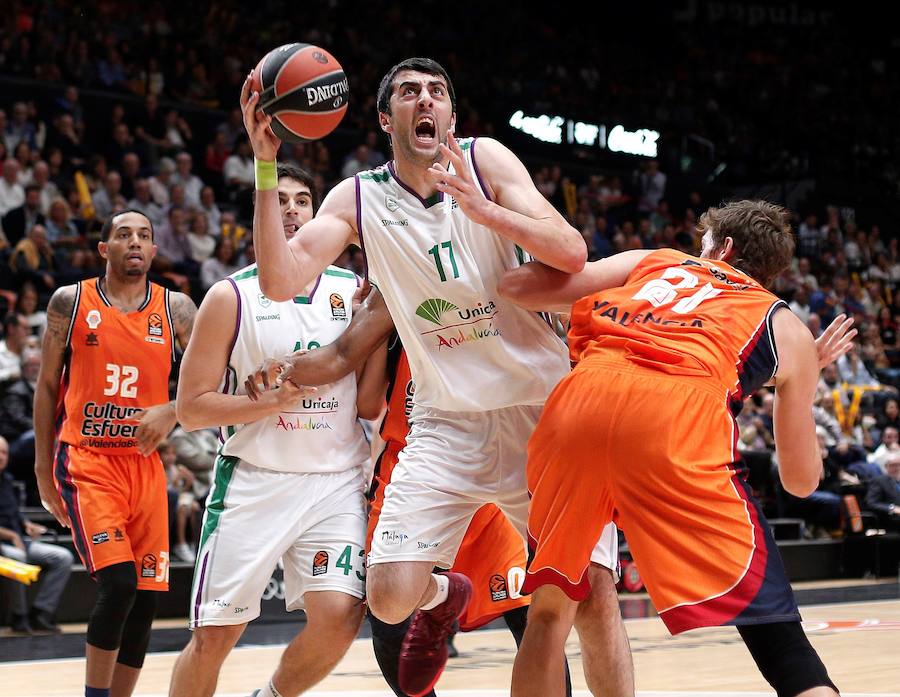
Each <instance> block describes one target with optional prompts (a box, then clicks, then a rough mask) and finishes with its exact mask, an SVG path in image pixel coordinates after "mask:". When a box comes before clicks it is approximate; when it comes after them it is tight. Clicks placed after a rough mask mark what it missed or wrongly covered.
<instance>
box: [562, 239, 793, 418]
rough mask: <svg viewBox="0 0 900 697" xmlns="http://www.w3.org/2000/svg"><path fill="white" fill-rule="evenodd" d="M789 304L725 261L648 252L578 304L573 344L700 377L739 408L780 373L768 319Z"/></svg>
mask: <svg viewBox="0 0 900 697" xmlns="http://www.w3.org/2000/svg"><path fill="white" fill-rule="evenodd" d="M780 306H784V303H783V302H782V301H780V300H779V299H778V298H777V297H775V296H774V295H773V294H772V293H770V292H769V291H767V290H766V289H765V288H763V287H762V286H761V285H760V284H759V283H757V282H756V281H755V280H753V279H752V278H750V277H749V276H747V275H746V274H744V273H743V272H741V271H740V270H738V269H736V268H734V267H732V266H730V265H729V264H726V263H725V262H723V261H714V260H712V259H700V258H697V257H693V256H690V255H689V254H684V253H683V252H678V251H675V250H672V249H661V250H659V251H656V252H653V253H652V254H649V255H647V256H646V257H645V258H644V259H643V260H642V261H641V262H640V263H639V264H638V265H637V266H636V267H635V268H634V270H633V271H632V272H631V274H630V275H629V276H628V279H627V281H626V282H625V284H624V285H622V286H620V287H617V288H610V289H608V290H603V291H599V292H597V293H594V294H592V295H588V296H586V297H584V298H582V299H581V300H579V301H578V302H576V303H575V305H574V306H573V308H572V316H571V320H570V329H569V350H570V353H571V358H572V360H573V361H575V362H579V361H582V360H585V359H592V360H597V361H601V362H609V363H612V364H617V365H623V364H629V363H630V364H632V365H636V366H642V367H645V368H651V369H655V370H659V371H662V372H664V373H669V374H671V375H679V376H693V377H696V378H698V379H700V380H701V381H703V382H706V383H707V384H708V385H710V386H711V387H713V388H715V389H719V388H721V390H722V394H723V395H724V394H725V393H726V391H727V392H728V393H729V399H730V402H731V405H732V407H737V406H738V405H739V404H740V403H741V401H742V400H743V399H744V397H746V396H748V395H749V393H750V392H751V391H752V390H754V389H757V388H759V387H760V386H762V384H764V383H765V382H766V381H767V380H768V379H769V378H771V376H772V374H773V373H774V370H775V367H776V365H775V364H774V363H773V361H774V359H775V347H774V345H769V346H766V347H762V346H760V347H759V348H760V349H763V348H765V350H759V351H757V350H756V348H757V345H758V344H759V342H761V341H766V342H770V344H771V341H772V333H771V332H770V331H768V324H769V320H770V318H771V316H772V313H773V312H774V310H775V309H777V308H778V307H780Z"/></svg>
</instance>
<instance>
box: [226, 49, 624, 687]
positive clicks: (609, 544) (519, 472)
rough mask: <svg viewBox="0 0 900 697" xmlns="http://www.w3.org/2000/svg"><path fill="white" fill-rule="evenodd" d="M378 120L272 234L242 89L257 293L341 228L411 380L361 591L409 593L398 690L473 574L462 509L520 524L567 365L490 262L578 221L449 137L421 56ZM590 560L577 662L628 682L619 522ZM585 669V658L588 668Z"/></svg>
mask: <svg viewBox="0 0 900 697" xmlns="http://www.w3.org/2000/svg"><path fill="white" fill-rule="evenodd" d="M377 101H378V111H379V115H378V118H379V123H380V126H381V128H382V130H383V131H384V132H385V133H387V134H388V135H389V136H390V139H391V146H392V149H393V155H394V160H393V161H392V162H390V163H388V164H387V165H386V166H384V167H381V168H378V169H375V170H372V171H369V172H363V173H360V174H358V175H357V176H355V177H353V178H349V179H346V180H344V181H342V182H340V183H339V184H338V185H337V186H336V187H335V188H334V189H333V190H332V191H331V193H330V194H329V195H328V197H327V198H326V200H325V202H324V203H323V205H322V208H321V210H320V211H319V213H318V215H317V216H316V217H315V218H314V219H313V220H312V221H311V222H310V223H309V225H308V226H306V227H305V228H304V230H303V232H302V233H301V234H300V235H297V236H296V237H294V238H293V239H292V240H290V241H286V240H285V237H284V235H283V231H282V227H281V219H280V212H279V209H278V205H277V194H276V191H275V189H274V188H273V187H272V184H271V172H272V170H273V168H274V166H275V157H276V154H277V151H278V148H279V146H280V141H279V140H278V139H277V138H276V137H275V135H274V133H273V132H272V130H271V127H270V118H269V117H267V116H265V115H264V114H263V113H262V112H257V111H256V106H257V104H258V102H259V95H258V94H257V93H253V94H251V93H250V85H249V79H248V81H247V82H246V83H245V85H244V87H243V90H242V94H241V105H242V108H243V112H244V124H245V126H246V128H247V131H248V134H249V136H250V141H251V143H252V146H253V150H254V154H255V157H256V171H257V192H256V195H257V200H256V209H255V217H254V225H253V234H254V243H255V249H256V254H257V260H258V264H259V273H260V276H259V279H260V286H261V288H262V290H263V292H264V293H265V294H266V295H267V296H269V297H271V298H273V299H278V300H285V299H288V298H290V297H292V296H293V295H294V294H296V293H298V292H300V290H301V289H302V288H304V287H305V286H306V285H307V284H309V283H310V282H311V280H312V279H313V278H315V276H316V274H318V273H319V272H320V271H321V270H322V269H323V268H324V267H325V265H326V264H328V263H329V262H330V261H331V260H332V259H334V258H335V257H336V256H337V254H338V253H340V251H341V250H343V249H344V248H345V247H346V246H347V245H348V244H351V243H357V244H359V245H360V246H361V247H362V249H363V251H364V253H365V255H366V262H367V265H368V275H369V277H370V278H371V280H372V282H373V283H374V284H376V285H377V286H378V287H379V289H380V290H381V292H382V294H383V295H384V299H385V302H386V303H387V307H388V310H389V311H390V314H391V316H392V318H393V321H394V323H395V325H396V327H397V331H398V333H399V335H400V337H401V340H402V341H403V345H404V347H405V348H406V351H407V353H408V356H409V361H410V366H411V370H412V375H413V379H414V381H415V384H416V398H415V401H416V404H415V408H414V411H413V413H412V417H411V422H412V426H411V431H410V434H409V437H408V445H407V447H406V448H405V449H404V450H403V452H402V453H401V455H400V461H399V464H398V465H397V467H396V469H395V471H394V478H393V479H392V482H391V486H390V487H389V488H388V489H387V490H386V498H385V502H384V509H383V511H382V513H381V517H380V519H379V523H378V527H377V528H376V530H375V536H374V540H373V543H372V549H371V553H370V556H369V559H368V564H369V568H368V575H367V581H366V593H367V601H368V604H369V607H370V609H371V611H372V613H373V614H374V615H375V616H376V617H378V618H379V619H380V620H382V621H383V622H387V623H399V622H402V621H403V620H404V619H405V618H406V617H408V616H409V614H410V613H411V612H413V611H414V610H415V609H416V608H419V609H420V611H419V612H418V613H417V614H416V617H415V619H414V620H413V622H412V625H411V627H410V630H409V632H408V633H407V636H406V639H405V640H404V648H403V654H402V655H401V665H400V676H399V677H400V685H401V687H402V688H403V689H404V691H405V692H407V693H408V694H410V695H420V694H424V693H425V692H427V691H428V690H429V689H430V688H431V686H432V685H433V684H434V683H435V682H436V681H437V678H438V677H439V675H440V672H441V671H442V670H443V667H444V665H445V663H446V657H447V652H446V636H447V633H448V632H449V631H450V628H451V626H452V623H453V620H454V619H455V618H456V617H457V616H458V615H459V614H460V613H461V612H462V610H463V609H464V608H465V605H466V603H467V602H468V596H469V594H470V592H471V586H470V584H469V583H468V581H467V579H465V577H462V576H460V575H459V574H433V573H432V570H433V568H434V567H435V566H439V567H442V568H449V567H450V566H451V565H452V563H453V560H454V557H455V555H456V551H457V548H458V546H459V543H460V540H461V539H462V537H463V535H464V533H465V530H466V528H467V526H468V524H469V521H470V519H471V518H472V516H473V515H474V513H475V511H476V510H477V509H478V508H479V507H480V506H481V505H482V504H484V503H487V502H493V503H496V504H497V505H498V506H499V507H500V508H501V509H503V511H504V512H505V513H506V515H507V516H508V517H509V518H510V520H511V521H513V523H514V524H515V525H516V526H517V527H518V528H519V529H520V530H521V532H522V534H523V536H525V534H526V518H527V511H528V494H527V491H526V483H525V459H526V443H527V441H528V437H529V436H530V434H531V432H532V430H533V429H534V426H535V424H536V423H537V419H538V417H539V415H540V411H541V406H542V405H543V403H544V401H545V400H546V397H547V395H548V394H549V392H550V391H551V389H552V388H553V387H554V386H555V385H556V383H557V382H558V381H559V379H560V378H561V377H562V376H563V375H564V374H565V373H566V372H567V371H568V369H569V362H568V357H567V352H566V349H565V346H564V344H563V343H562V341H561V340H560V339H559V338H558V337H557V336H556V335H555V334H554V332H553V330H552V329H551V327H550V326H549V324H548V323H547V322H546V321H545V319H544V318H543V317H542V316H541V315H539V314H537V313H533V312H528V311H525V310H522V309H521V308H519V307H517V306H515V305H513V304H511V303H507V302H505V301H504V300H503V299H501V298H500V297H499V295H498V294H497V292H496V286H497V282H498V280H499V278H500V277H501V276H502V275H503V274H504V273H505V272H506V271H508V270H510V269H512V268H515V267H517V266H518V265H520V264H521V263H523V261H524V260H526V259H528V258H532V257H533V258H536V259H539V260H541V261H542V262H544V263H545V264H547V265H549V266H551V267H554V268H558V269H560V270H562V271H566V272H576V271H578V270H579V269H581V268H582V266H583V265H584V262H585V259H586V256H587V252H586V249H585V246H584V242H583V240H582V239H581V236H580V235H579V233H578V232H577V231H576V230H575V229H574V228H572V227H571V226H570V225H569V224H568V223H566V221H565V219H564V218H563V217H562V216H561V215H560V214H559V213H558V212H557V211H556V210H555V209H554V208H553V207H552V206H551V205H550V204H549V202H548V201H547V200H546V199H545V198H544V197H543V196H542V195H541V194H540V192H538V191H537V189H536V188H535V187H534V184H533V183H532V181H531V177H530V176H529V174H528V171H527V170H526V169H525V167H524V166H523V164H522V163H521V162H520V161H519V160H518V158H516V156H515V155H514V154H513V153H512V152H510V151H509V150H508V149H507V148H505V147H504V146H503V145H501V144H500V143H498V142H497V141H495V140H492V139H488V138H481V139H471V138H470V139H464V140H460V141H457V140H456V139H455V138H454V137H453V135H452V132H453V130H454V128H455V125H456V108H455V96H454V92H453V87H452V84H451V82H450V79H449V77H448V75H447V73H446V71H445V70H444V69H443V68H442V67H441V66H440V65H439V64H438V63H436V62H435V61H433V60H430V59H424V58H414V59H409V60H406V61H403V62H402V63H400V64H398V65H396V66H394V67H393V68H392V69H391V70H390V71H389V72H388V74H387V75H386V76H385V77H384V79H383V80H382V82H381V86H380V88H379V93H378V100H377ZM595 552H596V555H595V557H594V561H597V562H599V563H600V564H602V565H603V566H604V567H605V569H606V570H605V571H603V572H601V573H598V574H596V576H595V579H594V580H595V584H594V588H595V592H596V596H595V600H596V601H597V602H598V603H601V604H602V605H603V606H604V607H607V608H610V612H608V613H606V616H605V619H604V621H601V622H598V623H597V625H596V626H595V627H593V628H591V629H590V630H587V631H589V632H595V633H596V636H592V637H591V641H590V644H592V645H594V646H597V647H602V648H603V649H605V650H601V651H600V652H598V653H599V655H597V656H593V655H592V656H590V657H589V661H588V662H589V663H592V664H593V665H594V666H595V668H596V673H597V674H598V675H602V676H603V678H604V682H605V683H606V694H608V695H627V694H632V693H633V680H632V669H631V663H630V656H629V652H628V646H627V639H626V638H625V633H624V628H623V626H622V623H621V619H620V617H619V615H618V612H617V605H616V603H615V589H614V585H613V575H612V574H611V573H610V572H609V569H612V568H614V567H615V564H616V557H617V555H616V549H615V529H614V528H612V527H610V528H609V529H608V530H606V531H604V537H603V538H601V540H600V541H599V542H598V548H597V550H595ZM589 670H591V671H593V668H592V669H589Z"/></svg>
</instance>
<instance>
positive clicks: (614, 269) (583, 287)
mask: <svg viewBox="0 0 900 697" xmlns="http://www.w3.org/2000/svg"><path fill="white" fill-rule="evenodd" d="M651 252H652V250H646V249H634V250H629V251H627V252H621V253H619V254H615V255H613V256H611V257H607V258H606V259H601V260H600V261H592V262H589V263H587V264H585V266H584V268H583V269H582V270H581V271H579V272H578V273H571V274H570V273H565V272H563V271H559V270H557V269H554V268H551V267H549V266H547V265H545V264H542V263H540V262H537V261H529V262H528V263H527V264H523V265H522V266H520V267H518V268H516V269H512V270H511V271H507V272H506V273H505V274H504V275H503V276H502V277H501V278H500V282H499V283H498V284H497V292H498V293H499V294H500V296H501V297H503V298H506V299H507V300H510V301H512V302H514V303H516V304H517V305H520V306H522V307H524V308H525V309H527V310H534V311H536V312H559V313H563V314H568V313H569V311H570V310H571V309H572V305H573V304H574V303H575V301H576V300H579V299H581V298H583V297H584V296H585V295H590V294H591V293H596V292H597V291H598V290H604V289H606V288H614V287H616V286H620V285H622V284H623V283H625V281H626V280H627V279H628V275H629V274H630V273H631V272H632V270H634V267H635V266H637V264H638V263H640V262H641V260H642V259H643V258H644V257H646V256H647V255H648V254H650V253H651Z"/></svg>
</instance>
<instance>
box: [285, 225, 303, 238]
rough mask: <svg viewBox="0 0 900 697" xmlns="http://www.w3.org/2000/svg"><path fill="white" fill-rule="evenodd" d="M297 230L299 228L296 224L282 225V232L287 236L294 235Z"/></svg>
mask: <svg viewBox="0 0 900 697" xmlns="http://www.w3.org/2000/svg"><path fill="white" fill-rule="evenodd" d="M299 229H300V226H299V225H297V223H284V231H285V232H286V233H287V234H289V235H293V234H296V232H297V230H299Z"/></svg>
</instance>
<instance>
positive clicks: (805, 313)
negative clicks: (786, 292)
mask: <svg viewBox="0 0 900 697" xmlns="http://www.w3.org/2000/svg"><path fill="white" fill-rule="evenodd" d="M789 307H790V308H791V311H792V312H793V313H794V314H795V315H797V317H799V318H800V319H801V320H803V324H806V323H807V322H808V321H809V313H810V309H809V303H804V304H803V305H801V304H800V303H798V302H797V301H796V300H791V304H790V305H789Z"/></svg>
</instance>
